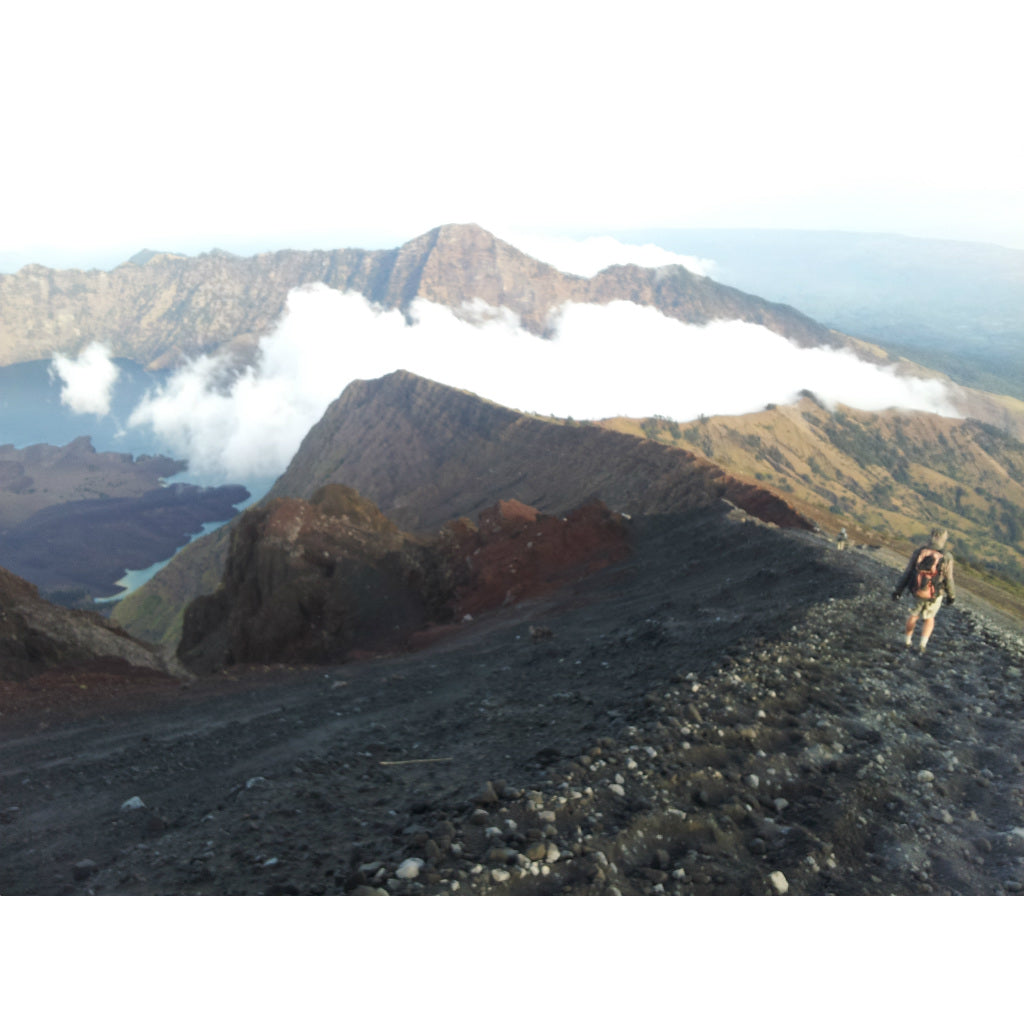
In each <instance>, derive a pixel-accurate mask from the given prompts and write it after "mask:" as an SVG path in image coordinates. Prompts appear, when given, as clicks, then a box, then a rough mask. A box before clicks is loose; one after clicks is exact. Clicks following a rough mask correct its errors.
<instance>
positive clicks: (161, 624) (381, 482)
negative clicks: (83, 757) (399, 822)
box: [112, 371, 813, 643]
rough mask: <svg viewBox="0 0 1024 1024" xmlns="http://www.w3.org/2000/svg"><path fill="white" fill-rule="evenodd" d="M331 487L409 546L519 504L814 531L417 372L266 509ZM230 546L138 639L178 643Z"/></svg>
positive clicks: (150, 602) (349, 414)
mask: <svg viewBox="0 0 1024 1024" xmlns="http://www.w3.org/2000/svg"><path fill="white" fill-rule="evenodd" d="M327 484H343V485H345V486H347V487H351V488H353V489H354V490H355V491H357V492H358V493H359V494H361V495H363V496H364V497H365V498H367V499H369V500H370V501H372V502H374V503H375V504H376V505H377V506H378V507H379V508H380V510H381V511H382V512H383V513H384V514H385V515H386V516H388V518H390V519H391V520H393V521H394V522H395V523H396V524H397V525H398V526H399V527H400V528H401V529H403V530H407V531H410V532H432V531H434V530H437V529H439V528H440V527H441V526H443V525H444V524H445V523H446V522H448V521H449V520H453V519H458V518H459V517H462V516H469V517H472V516H475V515H476V514H478V513H479V512H481V511H482V510H483V509H485V508H486V507H488V506H490V505H492V504H494V502H496V501H500V500H507V499H515V500H518V501H521V502H523V503H524V504H525V505H529V506H531V507H533V508H536V509H538V510H539V511H541V512H543V513H546V514H553V515H561V514H564V513H566V512H568V511H569V510H571V509H573V508H576V507H578V506H580V505H584V504H586V503H587V502H589V501H591V500H594V499H597V500H600V501H603V502H604V503H605V504H606V505H607V506H608V507H609V508H610V509H611V510H612V511H613V512H619V513H625V514H627V515H634V514H640V513H657V512H670V511H674V512H678V511H679V510H681V509H692V508H698V507H706V506H709V505H715V504H718V503H720V502H721V501H722V499H725V500H727V501H729V502H731V503H733V504H734V505H736V506H738V507H740V508H743V509H745V510H746V511H747V512H749V513H750V514H751V515H754V516H757V517H758V518H760V519H762V520H764V521H766V522H772V523H775V524H777V525H781V526H787V527H796V528H802V529H812V528H813V524H812V523H811V521H810V520H808V519H807V518H806V517H804V516H802V515H800V514H799V513H797V512H796V511H795V510H794V509H793V508H792V507H791V506H789V505H788V504H787V503H786V501H785V500H784V499H783V498H781V497H779V496H778V495H777V494H775V493H773V492H770V491H768V490H767V489H765V488H762V487H760V486H758V485H757V484H756V483H753V482H749V481H741V480H738V479H736V478H734V477H732V476H731V475H730V474H728V473H726V472H724V471H723V470H722V469H721V468H720V467H719V466H717V465H715V464H714V463H713V462H710V461H708V460H707V459H705V458H703V457H702V456H699V455H696V454H693V453H691V452H683V451H675V450H672V449H670V448H667V447H666V446H664V445H659V444H657V443H655V442H651V441H647V440H643V439H637V438H631V437H626V436H624V435H618V434H615V433H614V432H611V431H606V430H602V429H601V428H599V427H570V426H565V425H562V424H558V423H551V422H547V421H545V420H542V419H540V418H539V417H535V416H529V415H526V414H524V413H519V412H516V411H514V410H511V409H508V408H506V407H504V406H500V405H498V404H497V403H494V402H490V401H488V400H486V399H481V398H479V397H478V396H476V395H473V394H471V393H469V392H464V391H459V390H457V389H455V388H450V387H448V386H446V385H442V384H437V383H435V382H433V381H428V380H426V379H424V378H422V377H418V376H416V375H415V374H412V373H408V372H407V371H396V372H394V373H391V374H388V375H386V376H384V377H381V378H378V379H376V380H372V381H356V382H353V383H352V384H350V385H349V386H348V387H347V388H346V389H345V391H344V392H343V393H342V395H341V396H340V397H339V398H338V399H337V400H336V401H335V402H334V403H332V405H331V406H330V407H329V408H328V410H327V411H326V412H325V413H324V416H323V417H322V418H321V420H320V422H319V423H318V424H317V425H316V426H315V427H314V428H313V430H311V431H310V432H309V434H308V435H307V436H306V438H305V440H304V441H303V443H302V445H301V446H300V448H299V450H298V452H296V454H295V456H294V457H293V458H292V461H291V463H290V465H289V467H288V469H287V470H286V471H285V472H284V473H283V474H282V475H281V477H279V478H278V480H277V482H276V483H275V484H274V486H273V487H272V488H271V490H270V492H269V493H268V495H267V496H266V499H265V500H266V501H271V500H274V499H277V498H301V499H304V500H309V499H310V498H312V496H313V495H314V494H315V493H316V492H317V491H318V490H319V489H320V488H322V487H324V486H325V485H327ZM218 533H219V534H220V536H217V535H211V536H210V537H207V538H202V539H201V540H200V541H198V542H196V544H197V545H198V546H196V547H192V546H190V548H188V549H186V550H185V551H183V552H181V553H179V555H178V556H177V557H176V558H175V559H174V560H173V561H172V563H171V565H170V566H168V567H167V569H165V570H162V571H161V572H160V573H158V574H157V575H156V577H154V579H153V580H151V581H150V582H149V583H147V584H146V585H144V586H143V587H142V588H140V589H139V591H137V592H136V593H134V594H132V595H129V597H128V598H126V599H125V600H124V601H123V602H121V603H120V604H119V605H118V606H117V607H116V608H115V609H114V611H113V613H112V614H113V617H114V619H115V621H117V622H119V623H121V624H122V625H123V626H125V628H127V629H128V630H129V631H130V632H132V633H133V634H135V635H138V636H143V637H146V638H147V639H149V640H152V641H161V642H172V643H176V642H177V636H176V630H177V628H178V622H179V617H180V611H181V609H182V608H183V607H184V605H186V604H187V603H189V602H190V601H191V600H192V599H193V598H195V597H198V596H199V594H200V593H201V589H200V581H201V580H205V581H206V582H207V585H208V582H209V580H210V578H211V575H213V576H219V574H220V572H221V570H222V569H223V565H224V559H225V558H226V556H227V540H226V538H227V533H226V531H225V529H224V528H222V531H218ZM186 567H188V568H186ZM165 574H166V575H165ZM171 580H173V581H174V582H173V584H171V583H170V581H171ZM165 584H167V585H169V588H168V590H167V591H166V592H164V593H161V588H163V587H164V586H165Z"/></svg>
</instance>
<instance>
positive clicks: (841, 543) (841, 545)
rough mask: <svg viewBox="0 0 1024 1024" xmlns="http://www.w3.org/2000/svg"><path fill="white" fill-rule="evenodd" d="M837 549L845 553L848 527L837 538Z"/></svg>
mask: <svg viewBox="0 0 1024 1024" xmlns="http://www.w3.org/2000/svg"><path fill="white" fill-rule="evenodd" d="M836 548H837V550H839V551H845V550H846V527H845V526H844V527H843V528H842V529H841V530H840V531H839V536H838V537H836Z"/></svg>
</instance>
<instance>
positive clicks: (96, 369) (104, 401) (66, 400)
mask: <svg viewBox="0 0 1024 1024" xmlns="http://www.w3.org/2000/svg"><path fill="white" fill-rule="evenodd" d="M120 373H121V371H120V370H119V369H118V368H117V366H116V365H115V363H114V362H113V361H112V360H111V358H110V349H109V348H107V346H106V345H104V344H102V343H101V342H93V343H92V344H91V345H89V346H88V347H87V348H85V349H83V350H82V351H81V352H80V353H79V354H78V356H77V357H75V358H72V357H70V356H65V355H56V356H54V357H53V359H52V360H51V362H50V374H51V376H54V377H58V378H59V379H60V380H61V382H62V384H63V387H62V388H61V392H60V400H61V402H62V403H63V404H64V405H66V406H67V407H68V408H69V409H71V410H72V411H73V412H77V413H87V414H92V415H94V416H106V415H107V414H108V413H109V412H110V403H111V400H112V398H113V395H114V385H115V384H116V383H117V378H118V377H119V376H120Z"/></svg>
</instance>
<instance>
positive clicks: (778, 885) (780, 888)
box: [768, 871, 789, 896]
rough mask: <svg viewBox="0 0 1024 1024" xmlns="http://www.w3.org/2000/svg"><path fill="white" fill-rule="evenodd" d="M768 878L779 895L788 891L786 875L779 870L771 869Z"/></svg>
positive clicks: (783, 894)
mask: <svg viewBox="0 0 1024 1024" xmlns="http://www.w3.org/2000/svg"><path fill="white" fill-rule="evenodd" d="M768 879H769V881H770V882H771V883H772V886H773V888H774V889H775V891H776V892H777V893H778V894H779V895H780V896H785V895H786V893H787V892H789V882H787V881H786V876H785V875H784V874H783V873H782V872H781V871H773V872H772V873H771V874H770V875H769V876H768Z"/></svg>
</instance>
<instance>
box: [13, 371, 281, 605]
mask: <svg viewBox="0 0 1024 1024" xmlns="http://www.w3.org/2000/svg"><path fill="white" fill-rule="evenodd" d="M114 362H115V363H116V364H117V366H118V368H119V369H120V371H121V372H120V374H119V376H118V379H117V383H116V385H115V388H114V392H113V395H112V401H111V410H110V413H109V414H108V415H106V416H95V415H91V414H80V413H75V412H72V411H71V410H70V409H68V408H67V406H65V405H63V404H62V402H61V400H60V395H61V388H62V385H61V381H60V380H59V379H57V378H55V377H53V376H52V375H51V373H50V362H49V360H37V361H34V362H29V363H17V364H15V365H14V366H0V445H5V444H10V445H13V446H14V447H15V448H26V447H28V446H29V445H33V444H52V445H65V444H69V443H70V442H71V441H74V440H75V438H78V437H83V436H88V437H90V438H91V439H92V445H93V447H94V448H95V449H96V451H98V452H124V453H127V454H129V455H132V456H139V455H172V454H173V453H171V452H168V451H167V450H166V447H165V446H161V444H160V442H159V441H158V440H157V437H156V435H155V434H154V433H153V431H152V430H151V429H150V428H149V427H144V428H138V427H131V428H129V427H128V419H129V416H130V415H131V412H132V410H133V409H134V408H135V407H136V405H138V403H139V401H140V400H141V399H142V397H143V396H144V395H145V394H146V392H147V391H149V390H151V389H154V388H156V387H158V386H160V385H161V384H162V383H163V382H164V381H165V380H166V379H167V376H168V375H167V374H166V373H152V372H150V371H148V370H145V369H143V367H141V366H139V365H138V364H137V363H133V362H131V361H129V360H125V359H115V360H114ZM171 481H173V482H175V483H194V484H197V485H199V486H209V485H211V484H214V483H216V484H221V483H238V484H241V485H242V486H243V487H245V488H246V489H247V490H248V491H249V493H250V498H249V499H248V501H246V502H244V503H243V504H242V505H239V506H237V507H238V509H239V510H241V509H243V508H246V507H248V506H249V505H251V504H253V503H254V502H256V501H258V500H259V499H260V498H262V497H263V496H264V495H265V494H266V493H267V491H268V490H269V489H270V487H271V485H272V484H273V482H274V481H273V479H254V480H230V481H228V480H218V481H211V480H205V479H200V478H197V477H194V476H193V475H192V474H190V473H189V471H188V470H187V469H186V470H185V471H184V472H182V473H179V474H178V475H177V476H175V477H173V478H171ZM171 481H168V482H171ZM221 525H223V524H222V523H205V524H203V529H202V530H201V531H200V532H199V533H197V534H195V535H194V536H193V537H192V540H195V538H196V537H201V536H202V535H203V534H205V533H210V532H212V531H213V530H215V529H217V527H219V526H221ZM183 546H184V545H183ZM178 550H181V549H180V548H179V549H178ZM168 561H170V559H166V560H164V561H162V562H158V563H156V564H154V565H151V566H149V567H148V568H146V569H136V570H131V571H128V572H126V573H125V575H124V576H123V577H122V578H121V579H120V580H119V581H118V585H119V586H122V587H124V588H125V589H124V591H123V592H122V593H120V594H118V595H117V596H116V597H113V598H108V599H106V600H107V601H108V602H112V601H117V600H119V599H120V598H122V597H124V596H125V594H128V593H131V591H132V590H135V589H136V588H137V587H140V586H142V584H143V583H145V582H146V581H147V580H149V579H151V578H152V577H153V576H154V575H155V574H156V573H157V572H159V570H160V569H162V568H163V567H164V566H165V565H166V564H167V562H168Z"/></svg>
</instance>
